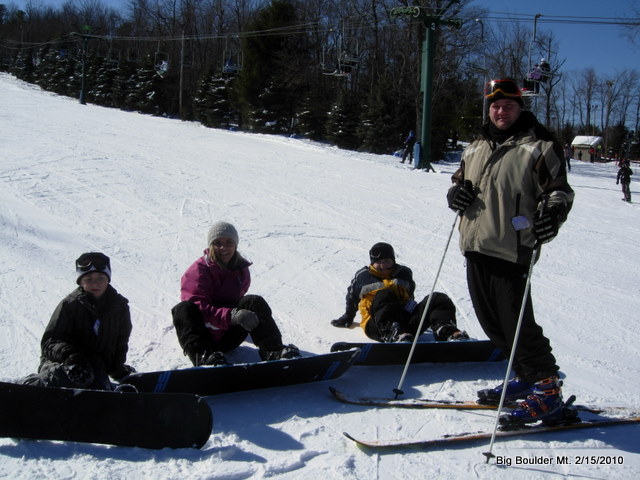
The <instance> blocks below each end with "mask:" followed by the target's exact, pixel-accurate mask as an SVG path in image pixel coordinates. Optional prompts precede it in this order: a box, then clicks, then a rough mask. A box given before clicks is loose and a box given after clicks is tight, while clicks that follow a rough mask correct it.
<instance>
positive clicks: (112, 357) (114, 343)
mask: <svg viewBox="0 0 640 480" xmlns="http://www.w3.org/2000/svg"><path fill="white" fill-rule="evenodd" d="M76 274H77V279H76V283H77V284H78V288H77V289H75V290H74V291H73V292H71V293H70V294H69V295H67V296H66V297H65V298H64V299H63V300H62V301H61V302H60V303H59V304H58V306H57V308H56V309H55V311H54V312H53V315H52V316H51V320H50V321H49V324H48V325H47V328H46V329H45V331H44V335H43V336H42V342H41V345H42V356H41V360H40V367H39V368H38V373H36V374H33V375H30V376H28V377H27V378H26V379H25V380H24V381H23V383H25V384H26V385H36V386H40V387H67V388H89V389H97V390H111V382H110V381H109V376H111V378H113V379H115V380H119V379H121V378H123V377H125V376H127V375H128V374H130V373H132V372H134V371H135V370H134V369H133V368H132V367H130V366H129V365H126V364H125V361H126V358H127V351H128V348H129V347H128V343H129V336H130V334H131V318H130V313H129V302H128V300H127V299H126V298H124V297H123V296H122V295H120V294H119V293H118V292H117V291H116V290H115V289H114V288H113V287H112V286H111V284H110V282H111V262H110V260H109V257H107V256H106V255H104V254H103V253H99V252H89V253H83V254H82V255H80V257H79V258H78V259H77V260H76Z"/></svg>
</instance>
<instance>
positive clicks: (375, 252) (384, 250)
mask: <svg viewBox="0 0 640 480" xmlns="http://www.w3.org/2000/svg"><path fill="white" fill-rule="evenodd" d="M385 258H390V259H391V260H393V261H394V262H395V261H396V254H395V252H394V251H393V247H392V246H391V245H389V244H388V243H384V242H379V243H376V244H375V245H374V246H373V247H371V250H369V260H371V263H372V264H373V263H374V262H375V261H376V260H383V259H385Z"/></svg>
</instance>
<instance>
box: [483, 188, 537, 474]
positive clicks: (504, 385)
mask: <svg viewBox="0 0 640 480" xmlns="http://www.w3.org/2000/svg"><path fill="white" fill-rule="evenodd" d="M548 200H549V196H548V195H543V197H542V206H541V207H540V214H541V215H542V213H543V212H544V209H545V207H546V206H547V201H548ZM539 249H540V245H539V244H536V246H535V248H534V249H533V253H532V255H531V263H530V264H529V273H527V281H526V283H525V286H524V295H523V296H522V304H521V305H520V315H518V323H517V325H516V331H515V334H514V335H513V342H512V344H511V354H510V355H509V364H508V365H507V373H506V375H505V376H504V382H503V383H502V393H501V394H500V402H499V403H498V411H497V412H496V421H495V423H494V425H493V432H492V433H491V441H490V442H489V451H487V452H484V453H483V455H484V456H485V457H487V461H486V463H489V460H490V459H492V458H495V455H494V454H493V444H494V442H495V441H496V433H497V431H498V424H499V423H500V415H501V413H502V408H503V407H504V401H505V398H506V397H507V384H508V382H509V377H510V376H511V368H512V367H513V360H514V358H515V356H516V346H517V344H518V338H519V337H520V328H521V327H522V319H523V318H524V310H525V308H526V306H527V298H528V297H529V289H530V288H531V274H532V273H533V265H534V264H535V263H536V256H537V255H538V250H539Z"/></svg>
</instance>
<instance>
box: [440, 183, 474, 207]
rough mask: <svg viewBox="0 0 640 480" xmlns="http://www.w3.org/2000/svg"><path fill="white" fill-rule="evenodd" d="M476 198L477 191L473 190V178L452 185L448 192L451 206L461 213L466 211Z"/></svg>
mask: <svg viewBox="0 0 640 480" xmlns="http://www.w3.org/2000/svg"><path fill="white" fill-rule="evenodd" d="M475 198H476V193H475V192H474V191H473V184H472V183H471V180H465V181H464V183H458V184H456V185H454V186H453V187H451V188H450V189H449V191H448V192H447V201H448V202H449V208H450V209H451V210H454V211H456V212H460V213H462V212H464V211H465V210H466V208H467V207H468V206H469V205H471V202H473V200H474V199H475Z"/></svg>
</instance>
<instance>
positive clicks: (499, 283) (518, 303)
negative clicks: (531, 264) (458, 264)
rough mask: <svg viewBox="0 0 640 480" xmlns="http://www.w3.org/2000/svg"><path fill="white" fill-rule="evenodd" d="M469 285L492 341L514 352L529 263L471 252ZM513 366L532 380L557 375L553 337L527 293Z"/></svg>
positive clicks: (519, 374)
mask: <svg viewBox="0 0 640 480" xmlns="http://www.w3.org/2000/svg"><path fill="white" fill-rule="evenodd" d="M466 259H467V284H468V287H469V294H470V296H471V301H472V303H473V308H474V310H475V312H476V316H477V317H478V320H479V322H480V325H481V326H482V329H483V330H484V332H485V334H486V335H487V336H488V337H489V339H490V340H491V342H492V343H493V344H494V345H495V346H496V347H498V348H499V349H500V350H502V351H503V352H504V354H505V355H507V356H508V355H510V353H511V348H512V346H513V340H514V337H515V331H516V327H517V324H518V317H519V316H520V309H521V307H522V300H523V296H524V290H525V287H526V282H527V274H528V271H529V268H528V266H526V265H518V264H516V263H512V262H508V261H506V260H502V259H498V258H495V257H489V256H486V255H481V254H477V253H468V254H467V256H466ZM515 348H516V353H515V357H514V364H513V365H514V366H513V369H514V371H515V373H516V375H517V376H518V377H520V378H522V379H523V380H526V381H529V382H531V383H533V382H536V381H538V380H542V379H544V378H548V377H550V376H552V375H557V373H558V366H557V365H556V359H555V357H554V356H553V354H552V353H551V345H550V343H549V339H548V338H547V337H545V335H544V332H543V331H542V327H540V325H538V324H537V323H536V320H535V317H534V314H533V304H532V301H531V294H530V293H529V294H528V295H527V299H526V305H525V310H524V315H523V318H522V326H521V329H520V335H519V338H518V343H517V345H516V347H515Z"/></svg>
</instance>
